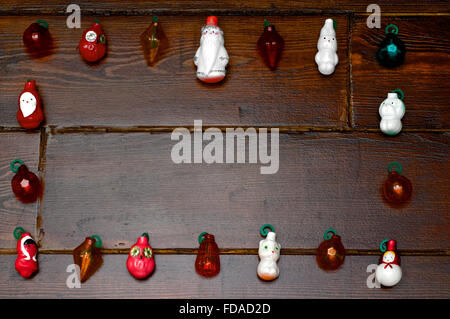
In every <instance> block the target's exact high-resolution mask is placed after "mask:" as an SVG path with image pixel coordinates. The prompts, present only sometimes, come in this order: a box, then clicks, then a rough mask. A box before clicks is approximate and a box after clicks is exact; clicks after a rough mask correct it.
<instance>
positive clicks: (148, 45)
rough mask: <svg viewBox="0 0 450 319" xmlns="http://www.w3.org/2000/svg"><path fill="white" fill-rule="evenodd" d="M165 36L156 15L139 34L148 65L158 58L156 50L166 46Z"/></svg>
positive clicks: (158, 50)
mask: <svg viewBox="0 0 450 319" xmlns="http://www.w3.org/2000/svg"><path fill="white" fill-rule="evenodd" d="M166 45H167V38H166V36H165V34H164V31H163V29H162V28H161V23H159V22H158V17H156V16H155V17H153V21H152V23H151V24H150V26H149V27H148V28H147V29H146V30H145V31H144V32H143V33H142V34H141V46H142V50H143V51H144V57H145V60H146V61H147V64H148V65H149V66H152V65H153V64H154V63H155V62H156V61H157V59H158V52H161V50H162V49H163V48H164V47H166Z"/></svg>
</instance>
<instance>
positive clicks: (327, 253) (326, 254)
mask: <svg viewBox="0 0 450 319" xmlns="http://www.w3.org/2000/svg"><path fill="white" fill-rule="evenodd" d="M330 233H332V234H333V235H331V234H330ZM323 238H324V239H325V240H324V241H323V242H322V243H320V245H319V247H318V248H317V254H316V261H317V265H318V266H319V267H320V268H321V269H323V270H327V271H328V270H336V269H338V268H339V267H341V266H342V264H343V263H344V260H345V248H344V245H342V242H341V237H340V236H339V235H337V233H336V231H335V230H334V229H333V228H330V229H328V230H327V231H326V232H325V234H324V235H323Z"/></svg>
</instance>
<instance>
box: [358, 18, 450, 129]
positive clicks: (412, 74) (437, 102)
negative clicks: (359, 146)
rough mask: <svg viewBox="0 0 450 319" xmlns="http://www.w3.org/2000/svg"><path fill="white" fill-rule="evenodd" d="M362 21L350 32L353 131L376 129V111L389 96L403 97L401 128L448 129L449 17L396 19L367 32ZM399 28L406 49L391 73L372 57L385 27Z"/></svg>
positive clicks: (449, 126)
mask: <svg viewBox="0 0 450 319" xmlns="http://www.w3.org/2000/svg"><path fill="white" fill-rule="evenodd" d="M365 19H366V17H356V18H355V21H354V25H353V27H352V29H353V33H352V90H353V92H352V102H353V123H354V126H355V127H357V128H378V127H379V122H380V117H379V115H378V108H379V106H380V104H381V102H383V100H384V99H385V98H386V96H387V93H388V92H391V91H392V90H394V89H397V88H400V89H402V90H403V92H404V93H405V100H404V101H405V106H406V114H405V116H404V117H403V120H402V123H403V129H419V128H420V129H424V128H425V129H449V128H450V104H449V100H450V92H449V90H448V87H449V86H450V64H449V61H450V40H449V39H450V30H449V28H448V27H447V26H448V25H449V23H450V16H427V17H418V16H399V17H389V18H387V17H385V18H383V19H382V28H381V29H368V28H367V26H366V20H365ZM390 23H393V24H395V25H397V26H398V28H399V37H400V38H401V39H402V41H403V42H404V43H405V45H406V50H407V51H406V59H405V63H404V64H403V65H402V66H400V67H398V68H396V69H394V70H389V69H386V68H384V67H382V66H380V65H379V64H378V61H377V60H376V58H375V54H376V52H377V50H378V44H379V43H380V42H381V41H382V40H383V39H384V37H385V31H384V28H385V27H386V25H388V24H390Z"/></svg>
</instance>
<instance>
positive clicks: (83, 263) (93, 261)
mask: <svg viewBox="0 0 450 319" xmlns="http://www.w3.org/2000/svg"><path fill="white" fill-rule="evenodd" d="M101 246H102V240H101V238H100V237H99V236H97V235H93V236H91V237H86V238H85V240H84V242H82V243H81V245H79V246H78V247H77V248H75V249H74V250H73V253H72V255H73V261H74V263H75V264H76V265H78V266H79V267H80V282H85V281H86V280H88V279H89V278H90V277H91V276H92V275H93V274H94V273H95V272H96V271H97V270H98V269H99V268H100V266H101V265H102V264H103V259H102V255H101V252H100V247H101Z"/></svg>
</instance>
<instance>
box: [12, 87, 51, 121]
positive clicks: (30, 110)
mask: <svg viewBox="0 0 450 319" xmlns="http://www.w3.org/2000/svg"><path fill="white" fill-rule="evenodd" d="M43 120H44V113H43V112H42V100H41V96H40V95H39V93H38V91H37V89H36V81H34V80H30V79H28V80H27V82H26V83H25V88H24V89H23V91H22V92H21V93H20V95H19V110H18V111H17V122H19V124H20V126H21V127H23V128H24V129H29V130H31V129H35V128H38V127H39V126H40V125H41V123H42V121H43Z"/></svg>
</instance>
